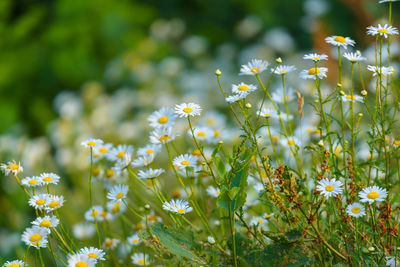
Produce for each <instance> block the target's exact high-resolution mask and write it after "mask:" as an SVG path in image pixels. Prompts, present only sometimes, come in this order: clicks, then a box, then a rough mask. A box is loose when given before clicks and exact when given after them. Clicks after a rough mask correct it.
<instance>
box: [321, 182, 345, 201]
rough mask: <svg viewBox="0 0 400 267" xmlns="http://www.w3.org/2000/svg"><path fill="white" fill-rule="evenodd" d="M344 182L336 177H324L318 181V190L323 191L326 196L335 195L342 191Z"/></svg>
mask: <svg viewBox="0 0 400 267" xmlns="http://www.w3.org/2000/svg"><path fill="white" fill-rule="evenodd" d="M342 186H343V183H342V182H341V181H336V180H335V179H331V180H329V179H326V178H324V179H322V180H320V181H319V182H318V185H317V190H318V191H320V192H321V194H322V195H324V196H325V198H330V197H335V196H337V195H339V194H341V193H342V191H343V188H342Z"/></svg>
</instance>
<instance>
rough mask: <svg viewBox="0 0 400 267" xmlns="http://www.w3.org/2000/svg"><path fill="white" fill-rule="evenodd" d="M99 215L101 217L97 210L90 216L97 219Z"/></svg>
mask: <svg viewBox="0 0 400 267" xmlns="http://www.w3.org/2000/svg"><path fill="white" fill-rule="evenodd" d="M97 215H99V212H98V211H97V210H92V212H91V213H90V216H92V217H96V216H97Z"/></svg>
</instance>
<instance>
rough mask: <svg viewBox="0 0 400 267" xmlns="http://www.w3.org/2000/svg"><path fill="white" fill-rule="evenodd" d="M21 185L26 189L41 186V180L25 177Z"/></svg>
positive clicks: (36, 177)
mask: <svg viewBox="0 0 400 267" xmlns="http://www.w3.org/2000/svg"><path fill="white" fill-rule="evenodd" d="M21 184H22V185H24V186H27V187H35V186H41V185H42V179H40V177H39V176H31V177H25V178H24V179H22V180H21Z"/></svg>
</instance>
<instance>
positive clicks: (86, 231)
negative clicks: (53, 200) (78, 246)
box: [72, 223, 96, 240]
mask: <svg viewBox="0 0 400 267" xmlns="http://www.w3.org/2000/svg"><path fill="white" fill-rule="evenodd" d="M72 232H73V234H74V237H75V238H78V239H80V240H83V239H87V238H91V237H92V236H93V235H94V234H95V233H96V227H95V226H94V225H93V224H89V223H77V224H74V226H73V227H72Z"/></svg>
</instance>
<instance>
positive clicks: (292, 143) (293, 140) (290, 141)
mask: <svg viewBox="0 0 400 267" xmlns="http://www.w3.org/2000/svg"><path fill="white" fill-rule="evenodd" d="M280 143H281V145H282V146H285V147H290V148H291V147H293V148H294V147H296V146H300V139H298V138H297V137H296V136H288V137H287V139H286V140H285V139H281V140H280Z"/></svg>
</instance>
